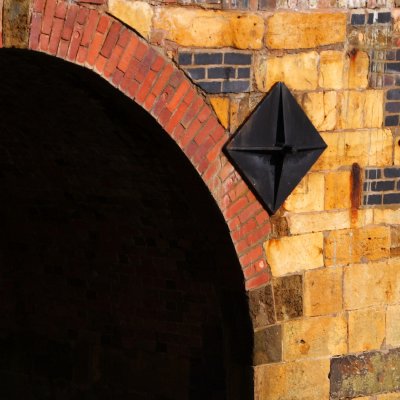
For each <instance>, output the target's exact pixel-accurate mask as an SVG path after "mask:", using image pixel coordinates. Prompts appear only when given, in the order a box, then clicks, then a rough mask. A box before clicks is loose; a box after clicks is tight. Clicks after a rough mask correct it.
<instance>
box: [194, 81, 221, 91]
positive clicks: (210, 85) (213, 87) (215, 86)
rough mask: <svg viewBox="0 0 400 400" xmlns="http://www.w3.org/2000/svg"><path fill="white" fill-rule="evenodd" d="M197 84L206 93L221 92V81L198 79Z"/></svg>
mask: <svg viewBox="0 0 400 400" xmlns="http://www.w3.org/2000/svg"><path fill="white" fill-rule="evenodd" d="M197 84H198V85H199V86H200V87H201V88H202V89H203V90H204V91H206V92H207V93H221V82H205V81H203V82H202V81H200V82H197Z"/></svg>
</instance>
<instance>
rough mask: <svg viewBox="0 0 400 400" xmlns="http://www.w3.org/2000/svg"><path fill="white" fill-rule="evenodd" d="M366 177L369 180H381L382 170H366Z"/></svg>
mask: <svg viewBox="0 0 400 400" xmlns="http://www.w3.org/2000/svg"><path fill="white" fill-rule="evenodd" d="M365 177H366V178H367V179H379V178H380V177H381V170H380V169H375V168H374V169H366V170H365Z"/></svg>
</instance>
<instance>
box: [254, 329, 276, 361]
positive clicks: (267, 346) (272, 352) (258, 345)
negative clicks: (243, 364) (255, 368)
mask: <svg viewBox="0 0 400 400" xmlns="http://www.w3.org/2000/svg"><path fill="white" fill-rule="evenodd" d="M253 351H254V355H253V363H254V365H260V364H268V363H273V362H279V361H282V327H281V325H273V326H269V327H267V328H265V329H263V330H261V331H257V332H255V333H254V350H253Z"/></svg>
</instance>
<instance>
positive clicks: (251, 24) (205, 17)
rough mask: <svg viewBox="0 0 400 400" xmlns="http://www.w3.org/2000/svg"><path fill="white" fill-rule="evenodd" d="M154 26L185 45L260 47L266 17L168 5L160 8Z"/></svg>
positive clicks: (169, 37) (167, 37) (239, 47)
mask: <svg viewBox="0 0 400 400" xmlns="http://www.w3.org/2000/svg"><path fill="white" fill-rule="evenodd" d="M153 27H154V29H156V30H160V31H163V32H164V33H165V38H166V39H168V40H172V41H174V42H176V43H178V44H180V45H182V46H197V47H203V48H205V47H215V48H219V47H235V48H238V49H259V48H261V46H262V38H263V35H264V20H263V19H262V18H261V17H259V16H258V15H255V14H241V13H238V12H220V11H211V10H210V11H206V10H201V9H184V8H178V7H175V8H173V7H168V8H162V9H159V10H157V12H156V13H155V16H154V20H153Z"/></svg>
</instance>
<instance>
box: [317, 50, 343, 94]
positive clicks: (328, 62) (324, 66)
mask: <svg viewBox="0 0 400 400" xmlns="http://www.w3.org/2000/svg"><path fill="white" fill-rule="evenodd" d="M319 65H320V67H319V86H320V87H321V88H323V89H342V87H343V71H344V53H343V52H342V51H335V50H328V51H322V52H321V55H320V61H319Z"/></svg>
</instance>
